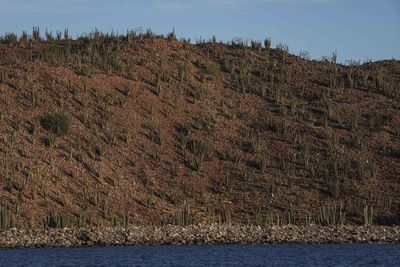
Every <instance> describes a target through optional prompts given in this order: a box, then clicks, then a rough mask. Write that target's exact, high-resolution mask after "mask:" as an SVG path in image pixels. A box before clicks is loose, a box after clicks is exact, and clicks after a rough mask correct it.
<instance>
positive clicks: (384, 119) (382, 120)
mask: <svg viewBox="0 0 400 267" xmlns="http://www.w3.org/2000/svg"><path fill="white" fill-rule="evenodd" d="M367 117H368V124H369V127H371V128H374V129H380V128H381V127H383V126H384V125H385V124H387V123H389V122H390V117H389V116H386V115H385V114H382V113H379V112H377V111H374V112H371V113H370V114H368V115H367Z"/></svg>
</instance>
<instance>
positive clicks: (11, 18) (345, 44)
mask: <svg viewBox="0 0 400 267" xmlns="http://www.w3.org/2000/svg"><path fill="white" fill-rule="evenodd" d="M35 25H37V26H39V27H40V28H41V29H42V30H44V29H45V28H46V27H47V28H48V29H49V30H53V31H55V30H62V29H64V28H65V27H67V28H68V29H69V31H70V33H72V34H74V35H76V34H80V33H83V32H89V31H91V30H93V29H94V28H98V29H100V30H102V31H111V30H112V29H113V30H114V31H117V32H120V33H125V32H126V30H127V29H132V28H143V29H146V28H151V29H152V30H153V31H155V32H157V33H167V32H169V31H171V29H172V28H173V27H175V29H176V33H177V35H178V37H189V38H191V39H192V40H195V39H197V38H199V37H203V38H209V37H211V36H212V35H215V36H217V39H218V40H220V39H221V40H225V41H226V40H230V39H232V38H234V37H241V38H244V39H247V38H249V39H250V38H253V39H264V38H265V37H266V36H271V38H272V43H273V46H275V45H276V44H277V43H285V44H287V45H288V46H289V49H290V51H291V52H292V53H296V54H298V53H299V52H300V51H303V50H307V51H308V52H309V53H310V55H311V56H312V58H317V59H319V58H321V57H322V56H330V55H331V54H332V52H333V51H335V50H337V53H338V59H339V60H340V61H342V62H344V61H345V60H347V59H355V60H358V59H360V60H365V59H369V58H370V59H372V60H379V59H390V58H396V59H400V1H399V0H379V1H378V0H213V1H212V0H186V1H185V0H170V1H161V0H130V1H129V0H113V1H112V0H0V34H3V33H6V32H17V33H20V32H22V30H28V31H30V30H31V29H32V26H35Z"/></svg>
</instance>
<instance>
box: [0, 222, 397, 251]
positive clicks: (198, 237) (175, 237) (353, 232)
mask: <svg viewBox="0 0 400 267" xmlns="http://www.w3.org/2000/svg"><path fill="white" fill-rule="evenodd" d="M277 243H304V244H326V243H340V244H341V243H400V227H399V226H332V227H324V226H316V225H311V226H294V225H287V226H268V227H261V226H250V225H218V224H213V225H190V226H171V225H169V226H137V227H129V228H111V227H110V228H90V229H42V230H24V229H15V228H13V229H9V230H7V231H2V232H0V248H34V247H85V246H132V245H166V244H173V245H187V244H277Z"/></svg>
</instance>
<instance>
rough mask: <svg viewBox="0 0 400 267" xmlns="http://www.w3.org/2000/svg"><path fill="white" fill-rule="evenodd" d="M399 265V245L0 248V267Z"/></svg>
mask: <svg viewBox="0 0 400 267" xmlns="http://www.w3.org/2000/svg"><path fill="white" fill-rule="evenodd" d="M21 265H22V266H147V265H151V266H400V245H378V244H354V245H217V246H195V245H193V246H136V247H105V248H53V249H7V250H0V266H21Z"/></svg>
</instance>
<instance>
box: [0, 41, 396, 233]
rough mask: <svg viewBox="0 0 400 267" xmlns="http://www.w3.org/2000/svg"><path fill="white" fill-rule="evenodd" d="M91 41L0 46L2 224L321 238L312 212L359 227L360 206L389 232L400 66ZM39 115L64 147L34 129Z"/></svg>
mask: <svg viewBox="0 0 400 267" xmlns="http://www.w3.org/2000/svg"><path fill="white" fill-rule="evenodd" d="M92 37H93V38H81V39H80V40H61V41H34V40H30V41H21V42H17V43H16V42H8V43H7V42H6V41H4V40H3V44H0V205H1V206H2V207H3V208H2V210H3V211H4V214H6V213H7V214H10V215H9V216H12V217H13V220H14V221H13V224H14V225H17V226H20V227H42V226H43V223H44V221H45V218H46V216H47V217H48V218H49V213H50V212H55V214H58V213H59V215H56V216H55V217H57V216H59V217H62V218H66V219H67V220H68V221H69V224H72V225H74V224H77V225H78V224H79V225H82V224H88V225H93V226H95V225H120V224H159V223H165V222H174V221H175V222H178V221H181V220H182V216H181V215H182V214H184V213H185V212H186V214H188V215H189V217H190V218H189V221H194V222H205V221H209V222H211V221H219V222H226V221H232V222H250V223H257V224H259V223H264V222H276V221H277V219H276V218H277V217H278V216H279V218H280V219H279V220H280V221H279V223H286V222H291V223H299V224H301V223H307V222H308V223H309V222H310V220H311V222H315V223H323V222H322V220H321V215H322V213H323V212H322V210H323V209H325V210H327V213H329V212H330V211H331V213H335V214H336V213H337V212H339V211H338V210H340V209H342V212H343V214H344V213H345V217H346V222H348V223H363V222H364V219H363V218H364V210H365V208H366V210H367V212H370V210H371V206H372V207H373V214H374V216H373V221H374V223H377V224H399V222H400V180H399V177H400V62H399V61H394V60H391V61H381V62H373V63H365V64H361V65H358V64H355V65H352V66H343V65H340V64H335V63H332V62H329V61H310V60H304V59H302V58H300V57H297V56H294V55H291V54H288V53H287V52H285V51H283V50H278V49H269V50H266V49H265V48H257V47H255V46H254V47H253V48H251V47H243V46H242V45H239V44H229V45H228V44H220V43H212V42H208V43H200V44H196V45H193V44H189V43H186V42H183V41H178V40H175V39H174V38H169V39H167V38H162V37H160V36H153V35H151V34H145V35H140V36H134V37H130V38H125V37H115V36H102V35H93V36H92ZM49 114H64V115H65V116H66V118H67V120H68V122H69V123H68V122H66V124H69V127H68V125H67V126H66V129H65V130H66V132H65V133H64V132H63V131H62V129H61V128H62V127H61V126H60V125H59V126H58V127H57V128H56V129H57V130H56V131H52V129H47V130H46V129H45V126H44V123H43V118H44V117H45V116H46V115H49ZM185 203H186V204H185ZM189 207H190V209H189V210H188V211H185V208H189ZM340 207H341V208H340ZM333 209H334V211H333ZM53 216H54V214H53ZM328 216H329V215H328ZM331 216H334V215H331ZM50 217H51V216H50ZM276 223H278V222H276Z"/></svg>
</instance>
